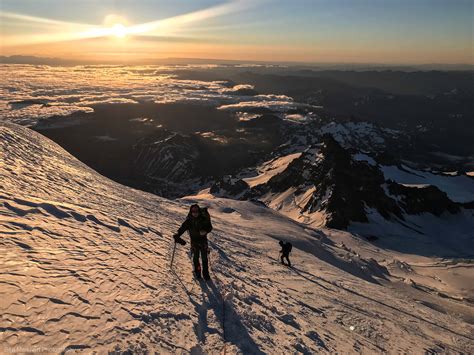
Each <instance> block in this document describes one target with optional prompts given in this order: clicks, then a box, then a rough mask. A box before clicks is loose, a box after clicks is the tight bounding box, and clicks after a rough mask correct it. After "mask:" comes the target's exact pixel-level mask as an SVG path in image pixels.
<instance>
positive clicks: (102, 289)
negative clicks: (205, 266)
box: [0, 124, 474, 354]
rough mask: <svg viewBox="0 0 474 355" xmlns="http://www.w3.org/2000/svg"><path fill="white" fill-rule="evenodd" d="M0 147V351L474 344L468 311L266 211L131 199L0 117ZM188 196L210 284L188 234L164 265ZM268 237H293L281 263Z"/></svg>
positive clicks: (463, 348) (128, 192)
mask: <svg viewBox="0 0 474 355" xmlns="http://www.w3.org/2000/svg"><path fill="white" fill-rule="evenodd" d="M0 157H1V162H0V177H1V191H0V248H1V253H2V258H1V259H0V260H1V261H0V300H1V303H0V349H1V350H0V352H2V353H8V352H11V351H19V352H27V351H38V350H42V351H46V352H50V353H51V352H55V353H57V352H65V351H67V350H79V351H80V350H85V351H86V352H91V351H97V352H99V353H103V352H106V351H110V350H114V349H115V350H120V351H125V350H130V351H131V352H133V353H137V352H145V351H148V352H157V353H160V354H161V353H178V354H179V353H182V354H188V353H192V354H199V353H208V354H215V353H224V352H225V353H227V354H236V353H245V354H259V353H277V354H283V353H285V354H286V353H303V354H310V353H334V352H339V353H349V352H354V351H363V352H365V353H375V352H376V353H380V352H385V351H390V352H397V353H398V352H402V353H406V352H408V353H418V352H449V353H472V352H473V351H474V346H473V337H472V332H473V326H472V317H471V318H470V320H471V321H470V322H469V319H468V318H464V319H462V320H461V319H459V318H458V317H456V316H455V315H453V314H452V313H450V312H447V311H445V308H443V307H441V306H439V302H441V301H440V299H441V298H439V297H438V296H436V295H433V294H431V293H426V292H425V291H423V290H421V289H420V288H414V287H411V286H409V285H407V284H404V283H401V286H400V283H398V282H396V280H395V281H394V280H392V277H391V276H390V275H389V274H388V272H387V269H386V268H385V267H383V266H381V265H379V264H378V263H377V262H375V261H374V260H373V259H369V258H367V259H365V258H363V257H361V256H360V255H359V254H358V253H356V252H354V251H353V250H351V249H350V248H347V247H346V246H345V245H343V244H339V243H337V244H336V243H334V242H332V241H331V240H330V239H328V238H327V236H326V235H325V233H326V232H323V231H321V230H317V229H311V228H308V227H306V226H304V225H301V224H299V223H296V222H294V221H292V220H290V219H288V218H285V217H283V216H281V215H280V214H278V213H277V212H275V211H273V210H271V209H268V208H265V207H262V206H260V205H256V204H253V203H251V202H247V201H232V200H225V199H207V198H205V197H204V196H202V197H200V198H199V197H194V198H188V199H183V200H181V201H169V200H166V199H163V198H160V197H157V196H154V195H151V194H147V193H143V192H140V191H137V190H134V189H131V188H128V187H125V186H122V185H119V184H117V183H114V182H112V181H111V180H108V179H106V178H104V177H102V176H100V175H99V174H97V173H96V172H94V171H93V170H91V169H90V168H88V167H86V166H85V165H84V164H82V163H80V162H79V161H78V160H76V159H75V158H73V157H72V156H71V155H69V154H68V153H66V152H65V151H64V150H62V149H61V148H60V147H59V146H58V145H56V144H55V143H52V142H51V141H49V140H48V139H46V138H44V137H42V136H40V135H39V134H37V133H35V132H33V131H31V130H29V129H28V128H24V127H20V126H16V125H13V124H3V125H2V126H0ZM195 201H198V202H199V203H200V204H202V205H207V206H209V207H210V212H211V215H212V218H213V224H214V227H215V229H214V231H213V232H212V233H211V235H210V237H209V239H210V246H211V254H210V264H211V270H212V271H211V276H212V279H213V281H211V282H209V283H199V282H197V281H194V280H193V278H192V273H191V265H190V261H189V255H188V254H189V244H188V245H186V246H185V247H182V246H178V247H177V250H176V255H175V263H174V267H173V269H172V270H171V271H170V269H169V267H168V265H169V261H170V254H171V246H172V245H171V243H170V239H171V235H172V234H173V233H174V232H175V231H176V228H177V226H178V225H179V223H180V222H182V221H183V219H184V217H185V215H186V213H187V210H188V208H189V205H190V204H191V203H192V202H195ZM333 233H339V232H336V231H333ZM340 233H343V232H340ZM337 235H339V234H337ZM341 235H342V234H341ZM344 235H348V234H347V233H346V234H344ZM186 238H187V237H186ZM280 239H285V240H289V241H291V242H292V243H293V245H294V248H293V253H292V255H291V259H292V262H293V264H294V268H287V267H286V266H283V265H281V264H280V262H279V260H278V250H279V248H278V240H280ZM396 265H398V264H396ZM405 288H410V293H407V292H405V291H404V290H405ZM414 295H415V296H416V297H424V299H425V301H424V303H421V302H415V301H414V298H416V297H415V296H414ZM442 302H444V303H445V304H453V305H456V307H457V310H458V312H461V313H463V314H469V312H470V314H471V315H472V306H471V304H469V303H463V302H461V301H455V300H450V299H449V298H443V299H442ZM450 302H451V303H450ZM440 310H442V311H440ZM466 319H467V320H466Z"/></svg>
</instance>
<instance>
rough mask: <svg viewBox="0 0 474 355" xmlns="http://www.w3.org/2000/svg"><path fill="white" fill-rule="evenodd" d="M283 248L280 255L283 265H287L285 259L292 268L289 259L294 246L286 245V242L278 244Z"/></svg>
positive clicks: (288, 243)
mask: <svg viewBox="0 0 474 355" xmlns="http://www.w3.org/2000/svg"><path fill="white" fill-rule="evenodd" d="M278 244H280V246H281V250H280V254H281V263H282V264H283V265H285V262H284V261H283V258H285V259H286V261H288V266H291V262H290V259H289V256H290V253H291V249H292V248H293V245H292V244H291V243H290V242H287V243H285V242H284V241H282V240H280V242H279V243H278Z"/></svg>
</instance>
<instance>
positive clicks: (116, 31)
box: [111, 23, 127, 38]
mask: <svg viewBox="0 0 474 355" xmlns="http://www.w3.org/2000/svg"><path fill="white" fill-rule="evenodd" d="M111 31H112V35H113V36H115V37H117V38H123V37H125V35H126V34H127V27H125V26H124V25H122V24H121V23H116V24H115V25H113V26H112V28H111Z"/></svg>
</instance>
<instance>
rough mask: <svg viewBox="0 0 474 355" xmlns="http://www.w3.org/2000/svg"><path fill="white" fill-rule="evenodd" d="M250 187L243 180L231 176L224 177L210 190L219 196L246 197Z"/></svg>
mask: <svg viewBox="0 0 474 355" xmlns="http://www.w3.org/2000/svg"><path fill="white" fill-rule="evenodd" d="M248 188H249V185H248V184H247V183H246V182H245V181H243V180H241V179H236V178H232V176H230V175H226V176H224V177H223V178H222V179H220V180H218V181H217V182H215V183H214V184H213V185H212V186H211V189H210V191H209V192H210V193H211V194H214V195H218V196H239V195H241V198H243V197H244V194H245V193H247V192H248Z"/></svg>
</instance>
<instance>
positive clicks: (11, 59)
mask: <svg viewBox="0 0 474 355" xmlns="http://www.w3.org/2000/svg"><path fill="white" fill-rule="evenodd" d="M0 63H2V64H33V65H52V66H62V65H64V66H70V65H87V64H88V65H94V64H95V65H100V64H123V65H140V64H145V65H151V64H170V65H175V64H180V65H184V64H223V65H232V64H253V63H255V64H260V65H268V64H275V65H291V66H293V67H300V68H302V69H305V68H307V69H310V70H311V69H314V70H330V69H334V70H355V71H366V70H400V71H418V70H422V71H429V70H456V71H457V70H461V71H472V70H474V64H463V63H459V64H442V63H440V64H437V63H432V64H380V63H304V62H285V61H279V62H266V61H265V62H264V61H255V60H240V59H236V60H230V59H207V58H155V59H144V60H140V61H134V62H130V61H120V60H113V61H111V60H100V61H99V60H85V59H72V58H56V57H38V56H31V55H11V56H0Z"/></svg>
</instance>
